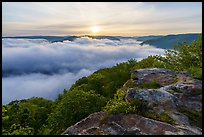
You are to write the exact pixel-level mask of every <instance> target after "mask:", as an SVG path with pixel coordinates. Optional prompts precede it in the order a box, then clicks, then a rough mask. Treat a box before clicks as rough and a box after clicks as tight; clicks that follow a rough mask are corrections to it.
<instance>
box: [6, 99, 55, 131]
mask: <svg viewBox="0 0 204 137" xmlns="http://www.w3.org/2000/svg"><path fill="white" fill-rule="evenodd" d="M52 105H53V102H52V101H49V100H45V99H43V98H37V97H33V98H30V99H26V100H20V101H12V102H11V103H9V104H7V105H4V106H3V107H2V120H3V121H2V125H3V130H4V131H7V134H21V133H22V134H38V132H39V131H38V130H39V129H40V127H41V126H42V125H43V124H46V120H47V118H48V115H49V113H51V110H52ZM24 132H25V133H24ZM26 132H27V133H26Z"/></svg>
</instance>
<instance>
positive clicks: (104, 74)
mask: <svg viewBox="0 0 204 137" xmlns="http://www.w3.org/2000/svg"><path fill="white" fill-rule="evenodd" d="M135 64H137V61H135V60H128V61H127V62H124V63H120V64H117V65H116V66H114V67H112V68H105V69H100V70H98V71H96V72H94V73H93V74H92V75H90V76H88V77H83V78H81V79H79V80H77V81H76V82H75V84H74V85H72V87H71V88H70V90H73V89H78V90H83V91H90V90H94V91H95V92H96V93H98V94H100V95H102V96H104V97H106V98H108V99H110V98H113V96H114V94H115V93H116V91H117V89H119V88H121V87H122V86H123V84H124V83H125V82H126V81H127V80H128V79H129V78H130V74H131V71H132V70H133V67H134V66H135Z"/></svg>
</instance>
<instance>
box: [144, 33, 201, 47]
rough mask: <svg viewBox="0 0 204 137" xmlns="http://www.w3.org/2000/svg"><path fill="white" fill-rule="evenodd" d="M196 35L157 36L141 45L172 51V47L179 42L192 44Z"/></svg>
mask: <svg viewBox="0 0 204 137" xmlns="http://www.w3.org/2000/svg"><path fill="white" fill-rule="evenodd" d="M198 34H200V33H189V34H177V35H166V36H158V37H157V38H156V36H155V37H153V38H152V39H151V38H150V39H148V40H145V41H143V42H142V43H141V45H143V44H149V45H152V46H155V47H157V48H162V49H173V47H174V46H175V45H177V44H178V43H179V42H184V41H185V42H188V43H192V42H193V41H194V40H195V39H197V38H198V37H199V35H198Z"/></svg>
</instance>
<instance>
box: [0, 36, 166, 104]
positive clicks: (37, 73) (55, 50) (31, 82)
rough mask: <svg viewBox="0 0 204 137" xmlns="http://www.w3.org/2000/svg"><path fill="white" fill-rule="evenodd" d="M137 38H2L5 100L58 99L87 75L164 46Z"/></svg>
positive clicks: (138, 58)
mask: <svg viewBox="0 0 204 137" xmlns="http://www.w3.org/2000/svg"><path fill="white" fill-rule="evenodd" d="M140 43H141V41H137V40H136V39H134V38H121V39H120V40H111V39H106V38H103V39H92V38H91V37H80V38H76V39H75V40H73V41H69V40H65V41H62V42H50V41H48V40H46V39H23V38H18V39H12V38H2V76H3V77H2V100H3V104H7V103H9V102H10V101H12V100H16V99H17V100H19V99H26V98H30V97H33V96H37V97H43V98H45V99H52V100H54V99H56V98H57V95H58V94H59V93H62V92H63V90H64V89H69V88H70V87H71V85H72V84H74V82H75V81H76V80H78V79H79V78H81V77H83V76H88V75H90V74H92V73H93V72H94V71H96V70H98V69H101V68H107V67H112V66H114V65H116V64H117V63H120V62H125V61H127V60H129V59H136V60H141V59H143V58H146V57H147V56H149V55H156V54H160V55H162V54H164V50H163V49H160V48H155V47H153V46H150V45H147V44H143V45H142V46H141V45H140Z"/></svg>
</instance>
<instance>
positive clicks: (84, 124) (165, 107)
mask: <svg viewBox="0 0 204 137" xmlns="http://www.w3.org/2000/svg"><path fill="white" fill-rule="evenodd" d="M127 85H129V86H130V85H131V86H130V87H128V86H127ZM155 85H156V86H155ZM124 86H125V90H126V95H125V97H124V100H125V101H126V102H131V101H133V100H135V99H136V100H140V101H142V102H143V103H144V104H145V105H146V106H147V108H148V112H153V113H154V114H156V115H158V116H160V115H162V114H165V116H166V117H168V118H169V119H171V120H172V121H173V122H171V123H169V122H165V121H163V122H162V121H161V120H159V119H151V117H149V118H148V117H147V115H138V114H136V113H135V114H116V115H111V114H108V113H106V112H97V113H93V114H91V115H89V116H88V117H87V118H85V119H83V120H82V121H80V122H78V123H76V124H75V125H73V126H71V127H69V128H68V129H67V130H66V131H65V132H64V133H62V134H63V135H96V134H98V135H200V134H202V129H201V127H198V125H196V124H195V122H192V120H194V119H192V117H191V114H192V115H193V116H194V115H195V116H194V117H193V118H196V114H197V113H199V114H201V111H202V81H200V80H197V79H194V78H193V77H192V74H191V73H187V72H177V71H173V70H168V69H158V68H148V69H138V70H135V71H133V72H132V74H131V79H130V80H129V82H128V84H124ZM147 87H148V88H147ZM180 108H183V109H184V110H183V111H181V109H180ZM192 111H193V113H192ZM198 121H199V119H198ZM200 121H202V119H200Z"/></svg>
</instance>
